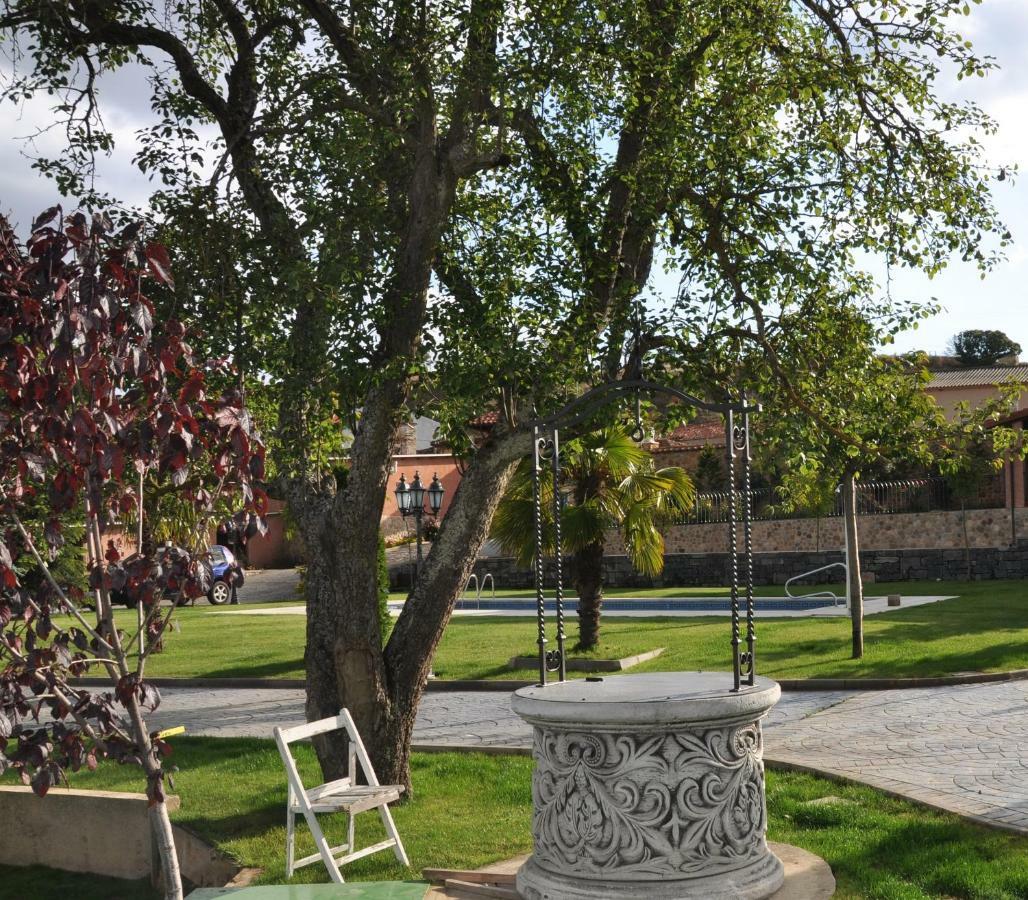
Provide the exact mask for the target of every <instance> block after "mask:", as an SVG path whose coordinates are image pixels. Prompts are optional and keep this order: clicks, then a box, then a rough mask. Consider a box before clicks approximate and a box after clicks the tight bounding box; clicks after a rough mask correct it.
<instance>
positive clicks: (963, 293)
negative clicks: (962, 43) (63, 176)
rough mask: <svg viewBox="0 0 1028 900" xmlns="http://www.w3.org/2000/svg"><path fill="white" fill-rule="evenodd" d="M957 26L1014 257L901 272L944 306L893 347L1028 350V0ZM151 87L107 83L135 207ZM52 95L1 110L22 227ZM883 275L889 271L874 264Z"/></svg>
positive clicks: (112, 165) (108, 169)
mask: <svg viewBox="0 0 1028 900" xmlns="http://www.w3.org/2000/svg"><path fill="white" fill-rule="evenodd" d="M956 21H957V22H958V26H957V27H958V30H959V31H960V32H961V34H963V35H964V36H965V37H966V38H968V39H970V40H972V41H973V42H974V45H975V50H976V51H977V52H978V53H979V54H980V55H984V56H990V57H993V58H994V59H995V61H996V63H997V64H998V66H999V68H998V70H995V71H993V72H992V73H991V74H990V75H989V77H988V78H986V79H984V80H983V79H978V78H974V79H970V80H968V81H965V82H959V83H958V82H956V81H955V80H953V81H952V82H946V83H942V84H940V90H941V92H942V94H943V95H944V96H945V98H946V99H951V100H956V99H971V100H974V101H975V102H976V103H978V105H979V106H981V107H982V108H983V109H984V110H985V112H987V113H988V114H989V115H991V116H992V117H993V118H994V119H995V120H996V121H997V123H998V125H999V131H998V133H997V134H996V135H994V136H980V137H981V139H982V141H983V143H984V145H985V150H986V160H987V162H989V163H990V164H992V165H996V166H999V165H1004V166H1018V167H1019V168H1020V169H1021V172H1022V174H1020V175H1019V176H1017V177H1014V178H1010V179H1008V180H1007V181H1006V182H1003V183H1001V184H997V185H996V191H995V195H994V200H995V203H996V206H997V209H998V210H999V212H1000V215H1001V217H1002V219H1003V220H1004V222H1005V223H1006V225H1007V226H1008V227H1009V229H1010V231H1011V233H1012V234H1013V238H1014V242H1013V244H1012V246H1010V247H1009V248H1008V249H1007V259H1006V260H1005V261H1003V262H1001V263H1000V264H999V265H997V267H996V268H995V270H994V271H993V272H992V273H990V274H989V275H988V276H987V277H986V279H985V280H984V281H983V280H981V279H980V277H979V273H978V270H977V269H976V268H975V267H974V266H973V265H970V264H965V263H961V262H960V260H959V259H954V260H953V261H952V263H951V265H950V266H949V267H948V268H947V269H946V270H945V271H944V272H943V273H942V274H941V275H939V276H937V277H936V278H935V279H933V280H929V279H928V278H927V277H926V276H924V275H923V274H920V273H911V272H898V273H894V274H893V281H892V291H893V294H894V295H895V296H896V297H897V298H901V299H909V300H928V299H931V298H935V299H936V300H937V301H938V302H939V303H940V304H941V305H942V307H943V311H942V312H941V313H940V314H939V315H938V316H935V317H933V318H932V319H929V320H927V321H925V322H922V323H921V325H920V327H919V328H918V329H917V330H916V331H911V332H907V333H905V334H902V335H900V336H899V338H898V339H897V343H896V344H895V346H894V348H893V349H895V350H899V351H906V350H927V351H928V352H930V353H943V352H945V350H946V347H947V344H948V343H949V340H950V338H952V336H953V335H954V334H956V333H957V332H959V331H963V330H965V329H969V328H983V329H999V330H1000V331H1004V332H1006V333H1007V334H1008V335H1009V336H1010V337H1011V338H1013V339H1014V340H1015V341H1017V342H1018V343H1020V344H1021V345H1022V347H1024V348H1025V353H1024V355H1025V356H1028V285H1026V284H1025V282H1026V281H1028V58H1026V55H1025V47H1026V46H1028V0H984V2H983V3H982V4H981V5H979V6H974V7H972V12H971V15H970V16H968V17H966V18H963V19H959V20H956ZM149 93H150V92H149V87H148V85H147V83H146V80H145V72H144V71H143V70H141V69H138V68H133V69H125V70H122V71H120V72H118V73H116V74H115V75H113V76H108V77H106V78H104V79H103V81H102V82H101V94H102V100H103V110H104V115H105V120H106V122H107V124H108V126H109V127H110V128H111V129H112V131H113V132H114V135H115V149H114V151H113V153H112V155H111V156H110V157H109V158H107V159H104V160H102V161H101V165H100V168H99V174H98V187H99V188H100V189H101V190H106V191H107V192H108V193H110V194H111V195H113V196H116V197H117V198H118V199H119V200H121V201H122V202H124V203H125V204H127V205H138V206H144V205H145V204H146V201H147V198H148V197H149V195H150V193H151V191H152V190H153V189H154V186H153V185H152V184H150V183H149V182H148V181H147V180H146V178H145V177H144V176H142V175H141V174H140V172H139V171H138V169H136V167H135V166H134V165H133V164H132V157H133V156H134V153H135V149H136V146H137V144H136V132H137V130H138V129H140V128H142V127H144V126H145V125H147V124H149V123H150V122H151V121H152V120H151V115H150V110H149ZM51 105H52V98H47V97H41V98H38V99H34V100H32V101H30V102H28V103H26V104H24V105H23V106H22V107H21V108H20V109H15V108H13V107H11V106H10V105H6V106H3V107H0V134H2V135H4V138H3V139H0V212H3V213H4V214H6V215H8V216H9V218H10V219H11V220H12V221H13V222H14V223H15V224H16V225H18V226H20V227H19V232H21V233H24V230H25V229H26V228H27V227H28V225H29V224H30V222H31V220H32V217H33V216H34V215H35V214H37V213H38V212H40V211H41V210H43V209H45V208H47V207H48V206H51V205H53V204H54V203H55V202H59V200H60V198H59V196H58V194H57V189H56V187H55V185H54V184H53V183H52V182H51V181H50V180H49V179H47V178H46V177H44V176H43V175H40V174H39V173H37V172H35V171H34V170H33V169H32V165H31V160H30V158H29V155H30V154H31V152H32V148H31V146H30V145H28V144H26V143H25V141H22V140H18V138H24V137H29V136H32V135H37V136H36V137H35V138H34V142H35V146H36V148H37V150H38V151H39V153H40V154H41V155H47V154H48V153H49V154H54V155H56V153H55V151H57V150H58V149H59V148H60V146H61V143H62V140H63V135H62V133H61V132H60V130H59V129H53V130H50V131H43V132H42V133H39V134H37V133H38V132H40V130H41V129H45V128H46V127H47V126H48V125H50V124H51V123H52V122H53V121H54V115H53V113H52V112H51V110H50V107H51ZM872 272H874V274H875V275H876V276H878V277H879V278H880V279H883V278H884V268H881V267H874V266H872Z"/></svg>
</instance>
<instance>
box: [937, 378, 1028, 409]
mask: <svg viewBox="0 0 1028 900" xmlns="http://www.w3.org/2000/svg"><path fill="white" fill-rule="evenodd" d="M1014 383H1021V384H1026V385H1028V365H1017V366H986V367H983V368H978V369H962V368H947V369H945V370H942V371H933V372H932V380H931V381H930V382H929V383H928V387H927V388H926V390H927V392H928V394H929V395H931V397H932V398H933V399H934V400H935V402H936V403H938V404H939V406H941V407H942V409H943V411H944V412H945V413H946V416H947V417H948V418H953V417H954V416H955V415H956V410H957V406H958V405H959V404H961V403H967V404H968V406H970V408H971V409H975V408H977V407H979V406H981V405H982V404H983V403H986V402H987V401H989V400H992V399H994V398H995V397H996V396H998V394H999V388H1000V387H1001V386H1002V385H1006V384H1014ZM1024 398H1025V393H1024V392H1022V393H1021V394H1019V395H1018V398H1017V400H1016V401H1015V402H1014V403H1013V404H1012V406H1011V409H1012V410H1015V409H1019V408H1020V407H1021V406H1022V405H1023V399H1024Z"/></svg>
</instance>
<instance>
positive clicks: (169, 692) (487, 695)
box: [149, 688, 853, 750]
mask: <svg viewBox="0 0 1028 900" xmlns="http://www.w3.org/2000/svg"><path fill="white" fill-rule="evenodd" d="M850 696H853V692H852V691H817V692H807V693H795V694H784V695H783V696H782V700H781V702H780V703H779V704H778V705H777V706H776V707H775V708H774V709H773V710H772V711H771V713H770V715H769V717H768V721H767V723H766V725H765V727H768V728H770V727H775V726H777V725H779V724H784V723H786V722H790V721H793V720H796V719H802V718H803V717H804V716H809V715H810V714H811V713H813V712H817V711H818V710H821V709H825V708H826V707H830V706H831V705H832V704H834V703H838V702H840V701H841V700H844V699H846V698H847V697H850ZM302 720H303V691H302V690H286V689H281V688H268V689H263V690H247V689H236V688H215V689H209V688H163V689H162V690H161V705H160V707H159V708H158V710H157V712H156V713H155V714H154V715H152V716H150V717H149V721H150V723H151V725H152V726H153V727H155V728H170V727H172V726H176V725H185V727H186V731H187V733H188V734H194V735H206V736H209V737H263V738H270V737H271V736H272V729H274V728H275V726H276V725H295V724H296V723H297V722H300V721H302ZM414 742H415V745H416V746H434V747H438V746H446V747H453V748H459V749H477V748H488V747H495V748H506V749H515V750H528V749H530V748H531V746H532V729H531V728H530V727H529V726H528V725H526V724H525V723H524V722H523V721H522V720H521V719H519V718H518V717H517V716H516V715H514V713H513V712H512V711H511V708H510V694H509V693H508V692H506V691H452V692H451V691H439V692H436V691H433V692H431V693H427V694H425V697H424V699H423V700H422V702H421V708H420V709H419V711H418V719H417V723H416V725H415V728H414Z"/></svg>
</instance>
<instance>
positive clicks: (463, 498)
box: [301, 434, 531, 791]
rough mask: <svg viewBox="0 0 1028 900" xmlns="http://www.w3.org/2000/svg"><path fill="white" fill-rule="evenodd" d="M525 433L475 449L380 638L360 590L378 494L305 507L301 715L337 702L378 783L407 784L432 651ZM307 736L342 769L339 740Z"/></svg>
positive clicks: (370, 566) (323, 713)
mask: <svg viewBox="0 0 1028 900" xmlns="http://www.w3.org/2000/svg"><path fill="white" fill-rule="evenodd" d="M530 440H531V438H530V436H529V435H527V434H512V435H508V436H507V437H506V438H501V439H500V440H498V441H494V442H490V443H489V444H487V445H486V446H485V447H483V448H481V449H480V450H479V452H478V454H477V456H476V458H475V460H474V462H473V464H472V465H471V466H469V467H468V469H467V471H466V472H465V475H464V477H463V479H462V480H461V483H460V485H459V486H458V488H457V491H456V492H455V494H454V498H453V501H452V503H451V505H450V509H449V511H448V513H447V515H446V517H445V519H444V520H443V522H442V525H441V527H440V530H439V535H438V537H437V538H436V540H435V541H434V542H433V544H432V549H431V551H430V552H429V555H428V557H427V559H426V560H425V564H424V566H423V567H422V570H421V577H420V578H419V579H418V581H417V583H416V584H415V585H414V589H413V590H412V591H411V593H410V596H409V597H408V599H407V602H406V603H405V604H404V609H403V612H402V613H401V615H400V617H399V619H398V620H397V621H396V624H395V626H394V627H393V631H392V634H391V635H390V638H389V641H388V643H387V644H386V646H385V647H383V646H382V639H381V629H380V625H379V620H378V608H377V603H376V602H371V601H370V600H369V599H368V598H369V597H374V596H376V595H375V591H376V589H377V580H376V569H377V567H376V565H375V561H376V554H375V553H372V552H364V551H363V550H362V549H360V548H363V547H369V546H370V547H371V548H372V550H374V549H375V547H376V546H377V544H376V541H377V533H378V522H379V516H380V510H381V498H380V500H379V504H378V509H375V510H373V511H371V512H373V515H372V514H370V513H365V514H358V513H357V512H356V511H355V510H354V509H352V508H347V502H346V497H347V491H343V492H342V493H341V494H340V495H338V496H337V497H335V498H324V499H322V500H320V501H319V502H317V503H315V504H312V505H311V506H309V507H308V509H307V514H306V515H305V517H304V522H303V524H302V526H301V527H302V528H303V530H304V534H305V537H307V538H308V540H309V541H310V542H309V543H308V549H309V553H310V563H309V566H308V570H307V610H308V614H307V651H306V656H305V665H306V670H307V706H306V713H307V718H308V720H314V719H319V718H325V717H327V716H331V715H336V714H337V713H338V712H339V709H340V707H342V706H345V707H347V708H348V709H349V710H350V713H351V714H352V715H353V717H354V720H355V722H356V724H357V728H358V731H359V732H360V733H361V736H362V738H363V739H364V743H365V745H366V746H367V748H368V753H369V755H370V757H371V760H372V764H373V765H374V767H375V772H376V774H377V775H378V777H379V779H380V780H381V781H382V782H383V783H388V784H403V785H404V786H405V787H407V789H408V791H409V790H410V741H411V735H412V733H413V729H414V719H415V716H416V713H417V708H418V703H419V702H420V700H421V696H422V694H423V693H424V689H425V684H426V683H427V680H428V673H429V672H430V671H431V663H432V657H433V656H434V654H435V651H436V648H437V646H438V644H439V640H440V639H441V638H442V634H443V630H444V628H445V626H446V622H447V621H448V620H449V617H450V614H451V612H452V611H453V606H454V603H455V602H456V600H457V598H458V596H459V595H460V592H461V589H462V588H463V586H464V584H466V583H467V579H468V577H469V575H470V574H471V570H472V568H473V567H474V564H475V559H476V558H477V556H478V551H479V549H480V548H481V545H482V543H483V542H484V541H485V539H486V537H487V535H488V529H489V523H490V522H491V520H492V516H493V512H494V511H495V507H496V504H497V503H498V502H499V498H500V497H501V496H502V495H503V492H504V489H505V488H506V485H507V482H508V480H509V478H510V476H511V474H512V473H513V471H514V467H515V466H516V464H517V460H518V459H519V458H520V457H521V456H522V455H524V453H525V452H526V450H527V449H528V447H529V446H530ZM388 475H389V457H388V455H385V456H383V457H381V471H380V473H378V477H379V479H380V481H381V483H382V493H383V494H384V490H385V483H386V480H387V479H388ZM353 483H354V482H353V473H352V472H351V481H350V484H353ZM361 493H364V492H361ZM352 505H356V503H353V504H351V506H352ZM311 538H313V539H314V540H313V541H311ZM368 542H370V543H368ZM315 746H316V748H317V751H318V758H319V761H320V763H321V767H322V770H323V773H324V775H325V777H326V778H337V777H342V775H343V774H345V771H346V746H345V742H344V741H340V740H338V739H333V737H332V736H329V739H327V740H322V741H320V742H316V744H315Z"/></svg>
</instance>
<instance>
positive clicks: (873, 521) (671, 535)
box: [607, 509, 1028, 555]
mask: <svg viewBox="0 0 1028 900" xmlns="http://www.w3.org/2000/svg"><path fill="white" fill-rule="evenodd" d="M1014 513H1015V520H1016V524H1017V539H1018V540H1026V539H1028V509H1017V510H1014ZM965 516H966V522H967V543H968V544H969V545H970V546H971V547H973V548H988V547H998V548H1003V547H1009V546H1010V543H1011V537H1012V528H1011V522H1010V510H1009V509H973V510H967V512H966V513H961V512H960V511H956V512H925V513H898V514H896V515H884V516H860V517H859V519H858V520H857V533H858V536H859V538H860V546H861V549H866V550H906V549H911V548H914V549H925V550H963V548H964V517H965ZM664 542H665V551H666V552H667V553H669V554H672V553H726V552H727V551H728V526H727V525H725V524H722V523H717V524H709V525H706V524H705V525H675V526H672V527H671V528H668V529H665V531H664ZM843 542H844V537H843V528H842V519H841V518H839V517H837V516H836V517H832V518H825V519H784V520H781V521H772V522H754V523H753V549H754V551H756V552H758V553H762V552H777V551H782V552H815V553H816V552H820V551H826V550H829V551H834V550H839V549H840V548H841V547H842V546H843ZM739 547H740V549H741V548H742V528H741V527H740V529H739ZM607 552H608V553H611V554H614V555H619V554H622V553H624V552H625V551H624V545H623V544H622V542H621V536H620V535H619V534H618V533H617V532H611V533H610V537H609V539H608V541H607Z"/></svg>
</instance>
